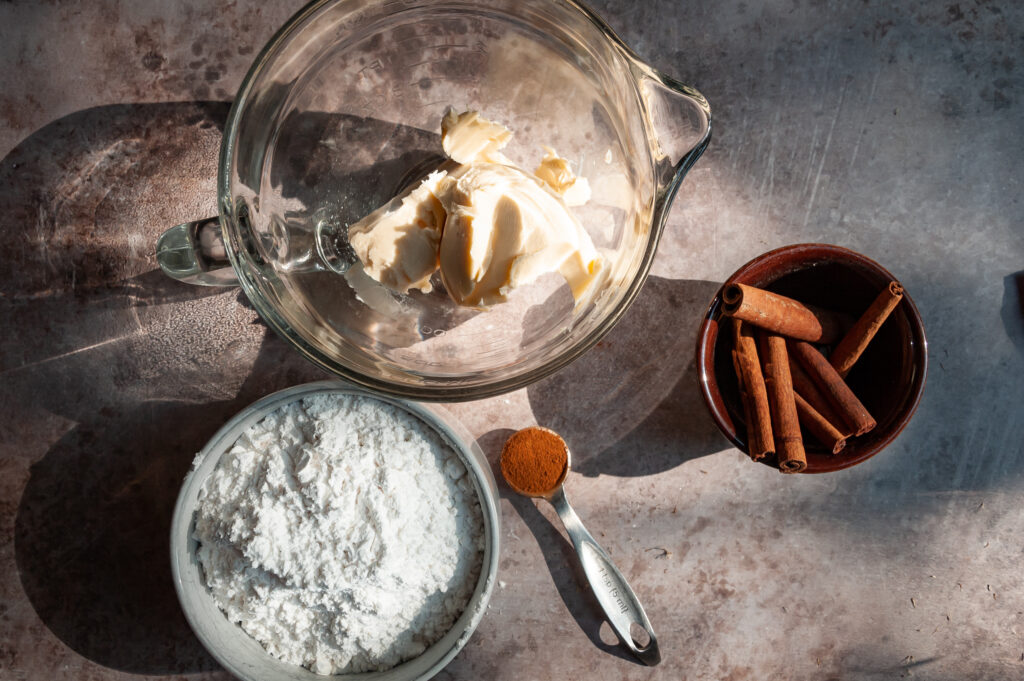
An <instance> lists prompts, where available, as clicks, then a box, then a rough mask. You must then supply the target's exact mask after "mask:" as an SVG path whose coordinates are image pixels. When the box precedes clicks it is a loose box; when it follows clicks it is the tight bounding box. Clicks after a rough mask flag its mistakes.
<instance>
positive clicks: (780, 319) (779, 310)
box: [722, 284, 848, 343]
mask: <svg viewBox="0 0 1024 681" xmlns="http://www.w3.org/2000/svg"><path fill="white" fill-rule="evenodd" d="M722 312H724V313H725V314H727V315H729V316H730V317H736V318H737V319H742V320H743V321H745V322H749V323H751V324H754V325H755V326H759V327H761V328H762V329H765V330H767V331H771V332H772V333H776V334H778V335H780V336H788V337H789V338H796V339H799V340H805V341H811V342H813V343H834V342H836V341H837V340H839V339H840V338H842V336H843V332H844V331H845V329H846V328H847V327H848V322H847V319H846V316H845V315H841V314H839V313H836V312H832V311H830V310H823V309H821V308H819V307H815V306H813V305H805V304H804V303H801V302H799V301H796V300H793V299H792V298H787V297H786V296H780V295H779V294H777V293H772V292H771V291H765V290H764V289H760V288H756V287H754V286H748V285H746V284H730V285H728V286H726V287H725V290H724V291H722Z"/></svg>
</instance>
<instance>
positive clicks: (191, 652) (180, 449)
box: [0, 102, 323, 675]
mask: <svg viewBox="0 0 1024 681" xmlns="http://www.w3.org/2000/svg"><path fill="white" fill-rule="evenodd" d="M228 106H229V105H228V104H227V103H222V102H206V103H203V102H200V103H180V104H139V105H127V104H126V105H115V106H105V107H98V108H95V109H89V110H85V111H81V112H78V113H75V114H72V115H70V116H67V117H65V118H62V119H60V120H58V121H55V122H54V123H51V124H49V125H47V126H45V127H44V128H42V129H40V130H39V131H37V132H36V133H35V134H33V135H32V136H31V137H29V138H28V139H26V140H25V141H24V142H23V143H22V144H20V145H19V146H18V147H17V148H16V149H14V150H13V151H12V152H11V153H10V154H9V155H8V157H7V158H5V159H4V161H3V163H2V164H0V216H3V218H4V222H5V224H6V225H7V226H8V227H7V228H6V229H5V230H3V232H0V239H2V242H3V243H2V246H3V249H4V252H5V253H6V254H7V257H6V262H7V266H6V267H4V268H2V272H0V310H2V314H3V316H4V319H5V324H6V326H7V328H8V330H9V331H10V333H8V334H5V335H4V337H3V338H2V339H0V373H2V375H3V379H2V380H0V414H2V416H0V431H3V432H4V433H5V435H4V438H3V440H4V445H5V447H4V449H5V458H8V456H9V457H10V458H12V459H13V460H14V461H16V462H19V464H20V465H21V466H23V467H24V469H25V471H26V481H25V482H24V483H23V484H24V488H23V489H22V487H21V483H12V484H10V485H7V486H5V489H6V490H10V492H12V493H13V494H14V495H15V496H13V498H11V496H10V494H8V497H7V498H5V499H4V500H3V505H2V507H0V516H2V517H3V522H4V525H5V526H6V527H9V528H11V529H10V530H8V532H9V533H11V534H8V536H6V537H4V540H3V541H4V542H6V541H10V542H11V544H10V545H11V547H12V549H13V551H12V555H11V563H12V565H13V564H16V566H17V569H16V570H13V569H12V570H10V571H7V572H6V573H5V574H3V576H2V577H0V580H2V581H3V588H4V592H5V593H8V594H11V595H12V596H13V595H14V594H20V593H21V591H20V590H19V585H18V581H19V580H20V588H21V590H23V592H24V597H26V598H27V600H28V601H29V603H30V604H31V608H32V609H34V611H35V613H36V615H38V617H39V620H41V622H42V623H43V624H44V625H45V626H46V627H47V628H48V629H49V630H50V632H52V633H53V635H54V636H56V638H57V639H59V641H60V643H61V644H63V645H66V646H68V647H69V648H70V649H72V650H73V651H74V653H77V654H78V655H81V656H83V657H85V658H87V659H88V660H90V661H91V662H93V663H96V664H99V665H103V666H105V667H110V668H114V669H119V670H123V671H127V672H131V673H138V674H159V675H181V674H191V673H197V672H205V671H212V670H217V669H219V668H220V666H219V665H218V664H217V662H216V661H215V660H214V659H213V658H212V657H211V656H210V655H209V654H208V653H207V652H206V651H205V650H204V649H203V647H202V646H201V645H200V643H199V641H198V640H197V639H196V638H195V636H194V635H193V633H192V631H191V630H190V629H189V627H188V624H187V622H186V621H185V618H184V616H183V615H182V613H181V609H180V607H179V605H178V601H177V597H176V595H175V592H174V587H173V584H172V581H171V574H170V564H169V556H168V537H169V532H170V519H171V514H172V510H173V506H174V502H175V499H176V497H177V492H178V488H179V486H180V483H181V480H182V479H183V477H184V475H185V473H186V471H187V470H188V469H189V467H190V465H191V462H192V458H193V456H194V455H195V453H196V452H198V451H199V450H200V449H201V448H202V446H203V445H204V443H205V442H206V440H207V439H208V438H209V437H210V436H211V435H212V434H213V433H214V432H215V431H216V430H217V429H218V428H219V427H220V426H221V425H222V424H223V423H224V421H225V420H227V419H228V418H229V417H230V416H231V415H233V414H234V413H236V412H237V411H238V410H240V409H241V408H242V407H243V406H245V405H247V404H249V403H251V402H252V401H254V400H255V399H257V398H259V397H262V396H264V395H266V394H268V393H270V392H273V391H274V390H277V389H280V388H284V387H287V386H290V385H294V384H296V383H300V382H304V381H308V380H313V379H317V378H323V375H322V373H321V372H319V371H318V370H316V369H315V368H314V367H313V366H312V365H310V364H308V363H306V362H305V361H304V360H302V359H301V358H300V357H299V356H298V354H297V353H295V352H293V351H291V350H290V349H289V348H288V347H287V346H286V345H285V344H284V343H283V341H280V340H279V339H278V338H277V337H276V336H274V335H272V334H267V333H266V329H265V328H264V327H263V326H262V324H260V323H259V322H258V321H257V320H256V317H255V314H254V313H253V312H252V311H251V310H250V309H248V308H247V307H246V306H244V305H240V304H239V298H240V294H239V293H238V292H237V290H236V289H218V288H205V287H196V286H187V285H184V284H180V283H178V282H174V281H171V280H169V279H168V278H167V277H166V276H164V275H163V273H162V272H160V271H159V270H156V269H155V260H154V259H153V253H152V250H153V245H154V244H155V240H156V236H157V235H158V234H159V233H160V231H162V229H163V228H165V227H168V226H170V224H172V223H173V222H174V221H175V220H181V219H189V218H190V217H192V218H195V217H200V216H199V215H193V216H189V215H172V214H170V212H173V211H178V210H186V208H183V206H182V202H184V203H185V204H188V202H189V201H190V200H192V199H195V200H196V205H195V206H194V207H193V208H191V210H203V207H202V205H200V204H201V203H203V200H206V201H207V202H208V204H209V206H210V207H211V208H212V207H213V206H215V195H214V193H213V190H214V187H215V182H214V178H215V167H216V156H217V146H218V144H219V140H220V131H221V128H222V126H223V122H224V119H225V117H226V115H227V112H228ZM168 196H178V197H179V201H168V200H167V198H166V197H168ZM189 205H191V204H189ZM165 211H168V213H167V214H165ZM7 452H10V454H9V455H8V454H7ZM36 452H38V453H36ZM19 496H20V501H19ZM12 535H13V536H12ZM18 598H22V597H21V596H18ZM5 605H7V606H8V607H10V606H13V605H15V604H14V603H9V604H5ZM25 624H26V625H27V624H28V623H27V622H26V623H25ZM14 625H15V626H17V623H14ZM19 640H21V641H30V642H31V643H33V644H35V645H36V646H38V648H30V647H25V648H23V649H20V650H17V651H15V652H14V654H15V655H16V656H17V659H18V660H19V664H20V666H21V667H23V668H28V669H37V670H38V671H39V672H40V673H42V670H44V669H46V668H47V665H51V664H58V662H56V661H55V660H54V657H55V651H58V650H62V648H61V647H60V646H58V647H56V648H54V647H51V644H50V642H49V641H50V639H49V637H48V636H46V635H41V634H33V635H32V636H30V637H29V638H25V637H22V638H20V639H19ZM60 654H66V653H63V652H62V653H60ZM59 656H60V655H56V657H57V658H58V659H59Z"/></svg>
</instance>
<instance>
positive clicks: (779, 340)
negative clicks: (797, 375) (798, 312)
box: [758, 332, 807, 473]
mask: <svg viewBox="0 0 1024 681" xmlns="http://www.w3.org/2000/svg"><path fill="white" fill-rule="evenodd" d="M758 340H759V341H760V346H761V347H760V349H761V357H762V361H763V363H764V381H765V387H766V388H767V390H768V401H769V403H770V405H771V416H772V434H773V435H774V439H775V454H776V456H777V458H778V461H779V470H780V471H782V472H783V473H799V472H800V471H802V470H803V469H805V468H807V454H806V453H805V452H804V442H803V437H802V436H801V435H800V420H799V417H798V416H797V411H796V398H795V397H794V396H793V379H792V377H791V376H790V375H789V359H788V353H787V352H786V339H785V338H783V337H782V336H779V335H776V334H773V333H764V332H762V333H761V334H759V337H758Z"/></svg>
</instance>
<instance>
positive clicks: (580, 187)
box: [533, 147, 590, 206]
mask: <svg viewBox="0 0 1024 681" xmlns="http://www.w3.org/2000/svg"><path fill="white" fill-rule="evenodd" d="M544 151H545V152H546V153H545V155H544V158H542V159H541V161H540V165H539V166H537V169H536V170H534V171H533V174H534V175H535V176H536V177H537V179H539V180H540V181H542V182H543V183H544V184H546V185H547V186H548V187H550V188H551V190H552V191H554V192H555V193H556V194H558V195H559V196H561V197H562V200H563V201H565V205H567V206H582V205H583V204H585V203H586V202H587V201H589V200H590V183H589V182H587V178H585V177H576V174H575V173H574V172H572V168H571V167H570V166H569V161H567V160H566V159H564V158H562V157H561V156H559V155H558V152H556V151H555V150H554V149H552V148H551V147H544Z"/></svg>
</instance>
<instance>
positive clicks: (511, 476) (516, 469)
mask: <svg viewBox="0 0 1024 681" xmlns="http://www.w3.org/2000/svg"><path fill="white" fill-rule="evenodd" d="M568 467H569V449H568V448H567V447H566V445H565V441H564V440H563V439H562V438H561V437H560V436H559V435H558V434H557V433H555V432H553V431H550V430H548V429H547V428H540V427H537V426H534V427H531V428H524V429H523V430H520V431H519V432H517V433H513V434H512V435H511V436H510V437H509V439H508V440H506V441H505V446H504V447H502V449H501V474H502V476H504V478H505V481H506V482H508V484H509V486H511V487H512V489H514V490H515V491H517V492H519V493H520V494H526V495H529V496H543V495H545V494H547V493H548V492H551V491H553V490H554V489H555V488H556V487H558V485H559V484H560V483H561V482H562V480H563V479H564V478H565V475H566V473H567V472H568Z"/></svg>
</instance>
